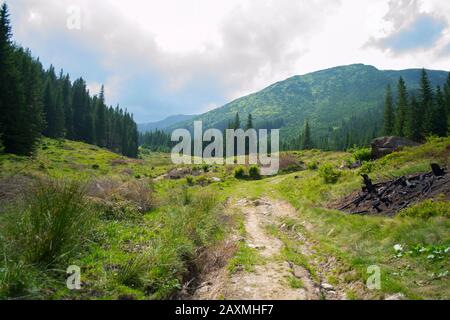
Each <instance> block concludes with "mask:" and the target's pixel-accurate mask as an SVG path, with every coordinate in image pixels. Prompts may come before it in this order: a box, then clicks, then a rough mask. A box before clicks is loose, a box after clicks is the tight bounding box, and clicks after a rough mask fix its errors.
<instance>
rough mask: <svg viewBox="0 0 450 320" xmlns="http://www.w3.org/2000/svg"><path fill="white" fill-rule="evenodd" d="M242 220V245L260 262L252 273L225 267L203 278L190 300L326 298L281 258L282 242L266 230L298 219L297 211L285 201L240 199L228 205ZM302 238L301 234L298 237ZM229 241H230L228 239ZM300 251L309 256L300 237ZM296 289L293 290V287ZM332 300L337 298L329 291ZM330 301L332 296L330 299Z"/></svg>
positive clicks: (298, 267) (305, 274)
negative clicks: (256, 255)
mask: <svg viewBox="0 0 450 320" xmlns="http://www.w3.org/2000/svg"><path fill="white" fill-rule="evenodd" d="M231 206H233V207H234V209H235V210H239V211H240V212H241V213H242V214H243V216H244V217H245V221H244V224H245V229H246V235H245V237H244V239H242V238H241V239H234V240H235V241H236V240H237V241H245V244H246V245H247V246H248V247H250V248H253V249H255V250H256V251H257V254H259V255H260V256H261V257H262V259H261V260H262V263H260V264H258V265H256V266H254V268H253V270H252V271H245V270H239V271H237V272H234V273H231V272H229V271H228V269H227V268H226V267H223V268H220V269H218V270H215V271H212V272H210V273H209V274H206V275H204V276H203V279H201V284H200V285H199V287H198V288H197V290H196V291H195V292H194V294H193V296H192V298H193V299H201V300H204V299H206V300H210V299H226V300H233V299H236V300H250V299H254V300H258V299H262V300H316V299H321V298H323V297H325V298H328V294H325V293H324V288H323V287H322V284H321V283H320V280H319V281H317V280H314V277H313V276H312V275H311V273H310V272H309V271H308V270H307V269H306V268H305V267H304V266H301V265H296V264H295V263H293V262H292V261H288V260H287V259H286V258H284V257H283V255H282V249H283V247H284V243H283V242H282V240H280V239H279V238H278V237H277V236H275V235H273V233H271V232H270V231H269V230H268V227H271V228H275V229H280V228H281V229H282V228H284V225H283V224H282V222H281V219H282V218H293V219H298V218H299V216H298V213H297V211H296V210H295V209H294V208H293V207H292V206H291V205H290V204H289V203H287V202H284V201H280V200H273V199H268V198H262V199H258V200H256V201H250V200H248V199H241V200H238V201H234V202H232V203H231ZM298 236H299V237H303V236H302V235H300V234H299V235H298ZM230 241H232V240H230ZM301 243H303V245H301V247H300V250H301V251H302V253H304V254H311V252H310V249H309V248H310V247H311V246H312V244H311V243H308V241H307V240H306V238H305V237H303V239H302V241H301ZM293 278H294V281H295V279H297V280H298V283H300V284H301V285H298V286H293V285H292V284H290V282H289V279H291V281H292V279H293ZM295 287H297V288H295ZM331 291H332V292H333V294H334V295H335V297H334V298H335V299H339V298H341V296H340V295H339V294H338V293H336V292H335V291H334V288H333V290H330V292H331ZM331 298H333V297H331Z"/></svg>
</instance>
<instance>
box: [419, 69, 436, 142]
mask: <svg viewBox="0 0 450 320" xmlns="http://www.w3.org/2000/svg"><path fill="white" fill-rule="evenodd" d="M420 106H421V109H422V117H424V123H423V128H422V129H423V130H424V133H425V134H429V133H431V126H432V123H431V114H432V109H433V91H432V89H431V84H430V80H429V79H428V74H427V72H426V71H425V69H422V73H421V77H420Z"/></svg>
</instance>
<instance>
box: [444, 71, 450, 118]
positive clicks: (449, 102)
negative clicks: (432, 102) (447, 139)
mask: <svg viewBox="0 0 450 320" xmlns="http://www.w3.org/2000/svg"><path fill="white" fill-rule="evenodd" d="M444 101H445V105H446V106H447V117H448V124H449V125H450V72H449V74H448V77H447V82H446V83H445V86H444Z"/></svg>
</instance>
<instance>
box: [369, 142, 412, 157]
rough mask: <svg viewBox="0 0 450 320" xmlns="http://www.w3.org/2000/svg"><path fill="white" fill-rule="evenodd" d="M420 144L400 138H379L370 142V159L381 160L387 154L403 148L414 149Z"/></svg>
mask: <svg viewBox="0 0 450 320" xmlns="http://www.w3.org/2000/svg"><path fill="white" fill-rule="evenodd" d="M419 145H420V144H419V143H417V142H414V141H411V140H409V139H406V138H401V137H381V138H377V139H374V140H373V141H372V157H373V158H374V159H379V158H382V157H384V156H386V155H388V154H391V153H393V152H395V151H398V150H400V149H402V148H403V147H416V146H419Z"/></svg>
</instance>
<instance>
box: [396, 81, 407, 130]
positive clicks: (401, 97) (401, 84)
mask: <svg viewBox="0 0 450 320" xmlns="http://www.w3.org/2000/svg"><path fill="white" fill-rule="evenodd" d="M397 90H398V100H397V114H396V119H395V120H396V122H395V132H396V134H397V135H398V136H400V137H404V136H405V135H406V122H407V114H408V92H407V89H406V84H405V81H404V80H403V78H402V77H400V79H399V81H398V85H397Z"/></svg>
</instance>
